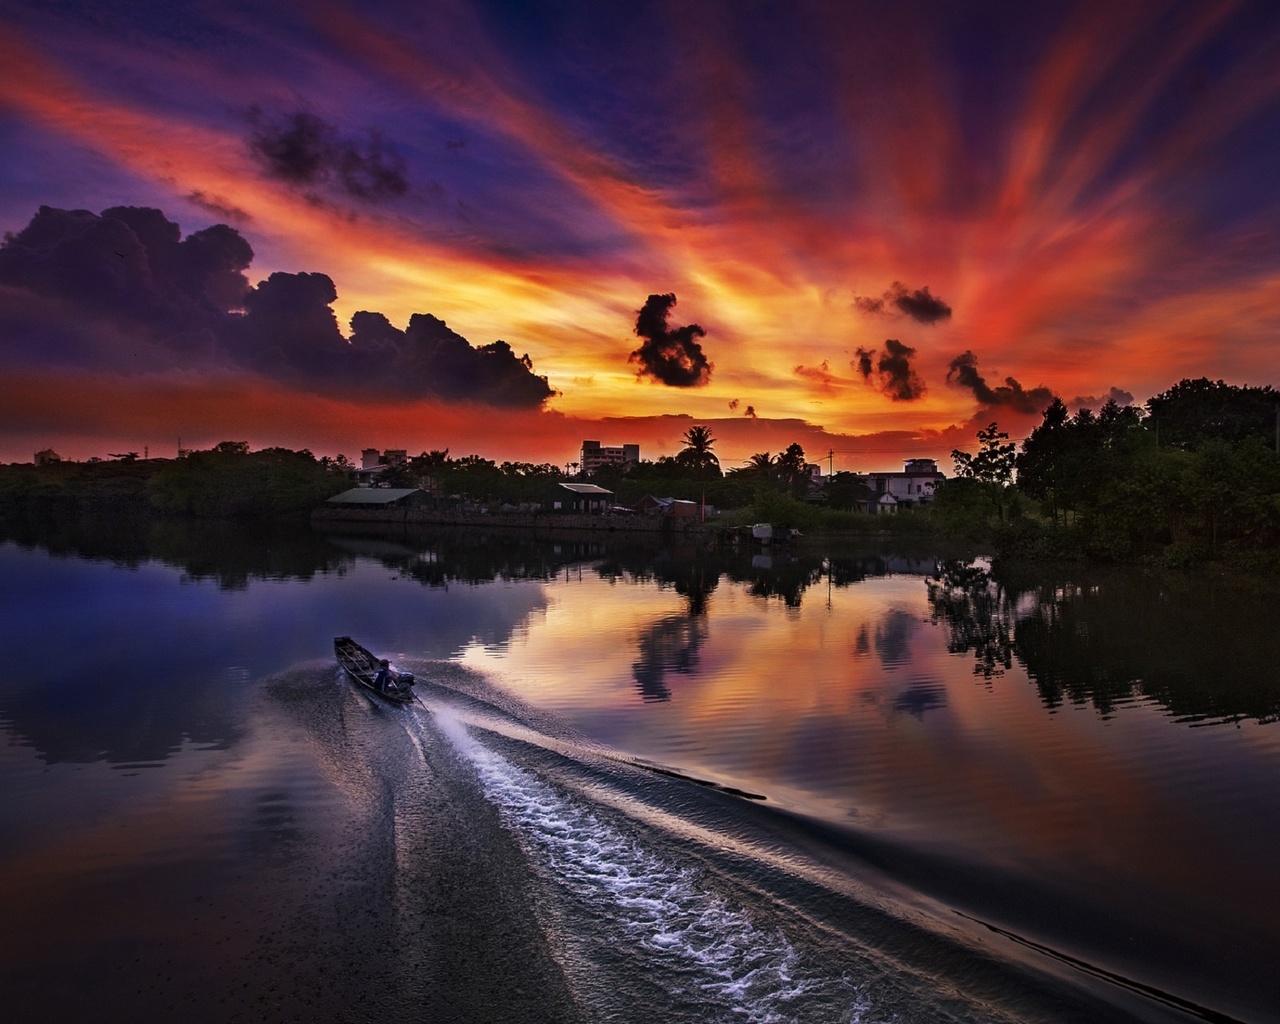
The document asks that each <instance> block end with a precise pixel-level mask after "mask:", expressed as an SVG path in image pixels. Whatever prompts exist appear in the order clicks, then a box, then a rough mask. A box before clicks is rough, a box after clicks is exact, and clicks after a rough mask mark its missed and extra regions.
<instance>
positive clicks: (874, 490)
mask: <svg viewBox="0 0 1280 1024" xmlns="http://www.w3.org/2000/svg"><path fill="white" fill-rule="evenodd" d="M863 479H864V480H865V481H866V485H867V489H868V491H869V492H870V493H869V495H868V497H869V500H868V501H867V502H866V503H865V505H864V507H865V510H866V511H868V512H890V511H893V512H896V511H897V510H898V509H902V508H911V507H912V506H914V505H927V504H928V503H929V502H931V501H932V500H933V494H934V491H935V490H936V489H937V487H938V484H940V483H942V481H943V480H945V479H946V477H945V476H943V475H942V473H940V472H939V471H938V463H937V461H936V460H934V459H907V461H906V463H905V466H904V468H903V471H902V472H901V473H865V474H863ZM886 495H887V496H888V497H890V498H892V499H893V500H892V501H883V500H881V499H883V498H884V497H885V496H886Z"/></svg>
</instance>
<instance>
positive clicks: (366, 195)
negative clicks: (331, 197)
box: [249, 109, 409, 201]
mask: <svg viewBox="0 0 1280 1024" xmlns="http://www.w3.org/2000/svg"><path fill="white" fill-rule="evenodd" d="M249 119H250V122H251V123H252V124H253V126H254V132H253V134H252V135H251V136H250V138H249V149H250V151H251V152H252V153H253V154H254V156H256V157H257V158H258V161H259V162H260V163H261V164H262V165H263V167H264V168H265V169H266V171H267V173H268V174H269V175H270V176H271V177H273V178H278V179H279V180H281V181H285V182H288V183H289V184H291V185H297V186H299V187H304V186H305V187H312V188H314V187H328V188H336V189H338V190H340V191H342V192H345V193H346V194H347V195H349V196H354V197H356V198H357V199H365V200H370V201H377V200H384V199H394V198H396V197H397V196H402V195H404V194H405V193H406V192H407V191H408V190H409V182H408V179H407V178H406V177H405V168H406V164H405V161H404V158H403V157H401V156H400V155H399V154H398V153H396V152H395V150H393V149H392V148H391V147H390V146H388V145H387V143H386V142H385V141H384V140H383V138H382V136H381V135H380V134H379V133H378V132H376V131H375V132H370V133H369V139H368V141H367V142H365V143H364V144H363V145H361V144H360V143H357V142H355V141H353V140H351V139H347V138H343V137H342V136H341V135H339V133H338V129H337V126H336V125H333V124H330V123H329V122H328V121H325V120H324V119H323V118H320V117H317V116H316V115H315V114H309V113H307V112H305V111H298V112H296V113H293V114H287V115H285V116H284V117H282V118H281V119H280V120H278V121H273V122H268V121H266V120H265V119H264V117H263V115H262V112H261V111H259V110H256V109H255V110H253V111H251V112H250V115H249Z"/></svg>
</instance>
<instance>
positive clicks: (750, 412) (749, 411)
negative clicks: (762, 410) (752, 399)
mask: <svg viewBox="0 0 1280 1024" xmlns="http://www.w3.org/2000/svg"><path fill="white" fill-rule="evenodd" d="M742 415H743V416H747V417H750V418H751V419H755V418H756V407H755V406H754V405H749V406H747V408H746V409H745V410H744V411H743V413H742Z"/></svg>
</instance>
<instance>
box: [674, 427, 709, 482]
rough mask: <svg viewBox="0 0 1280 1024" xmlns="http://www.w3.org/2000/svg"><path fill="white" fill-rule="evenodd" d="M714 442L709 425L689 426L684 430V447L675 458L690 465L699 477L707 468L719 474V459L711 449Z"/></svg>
mask: <svg viewBox="0 0 1280 1024" xmlns="http://www.w3.org/2000/svg"><path fill="white" fill-rule="evenodd" d="M715 443H716V439H715V438H714V437H712V436H711V428H710V427H701V426H698V427H690V428H689V429H688V430H686V431H685V432H684V448H683V449H681V451H680V454H679V455H677V456H676V458H677V459H679V460H680V461H681V462H683V463H684V464H685V465H686V466H689V467H691V468H692V469H693V470H694V472H695V473H696V474H697V475H698V476H699V477H701V476H702V474H703V472H704V471H705V470H708V469H713V470H715V471H716V474H717V475H719V470H720V460H719V459H717V458H716V457H715V454H714V453H713V452H712V451H711V449H712V447H713V446H714V445H715Z"/></svg>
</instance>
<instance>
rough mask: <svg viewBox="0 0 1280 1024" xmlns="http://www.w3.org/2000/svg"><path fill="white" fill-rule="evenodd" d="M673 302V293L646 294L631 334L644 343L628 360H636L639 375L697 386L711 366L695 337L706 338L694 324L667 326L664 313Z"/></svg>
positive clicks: (706, 377) (676, 384)
mask: <svg viewBox="0 0 1280 1024" xmlns="http://www.w3.org/2000/svg"><path fill="white" fill-rule="evenodd" d="M675 304H676V297H675V295H674V294H673V293H668V294H666V295H650V296H649V298H648V299H646V300H645V304H644V306H643V307H642V308H641V309H640V310H639V312H638V313H637V314H636V327H635V333H636V336H637V337H640V338H643V339H644V344H643V345H641V346H640V347H639V348H638V349H636V350H635V351H634V352H632V353H631V356H630V357H629V359H628V362H632V363H639V364H640V370H639V374H638V375H639V376H641V377H643V376H645V375H646V374H647V375H648V376H650V377H652V378H654V380H658V381H661V382H662V383H663V384H666V385H668V386H670V387H674V388H691V387H699V386H701V385H703V384H706V383H707V381H709V380H710V379H711V371H712V370H713V369H714V368H715V367H714V365H713V364H712V363H711V362H709V361H708V360H707V357H706V354H705V353H704V352H703V351H702V346H701V345H700V344H698V341H697V339H698V338H703V337H706V333H707V332H706V331H704V330H703V329H702V328H701V327H700V326H699V325H698V324H688V325H686V326H684V327H673V328H668V327H667V314H668V313H670V312H671V307H672V306H674V305H675Z"/></svg>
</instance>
